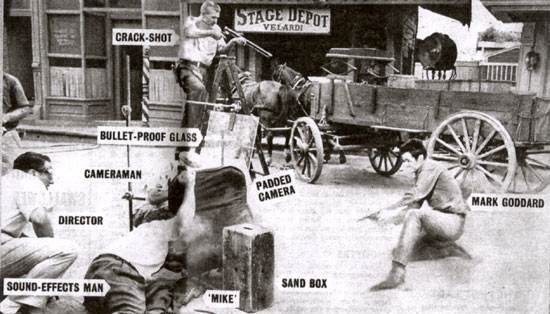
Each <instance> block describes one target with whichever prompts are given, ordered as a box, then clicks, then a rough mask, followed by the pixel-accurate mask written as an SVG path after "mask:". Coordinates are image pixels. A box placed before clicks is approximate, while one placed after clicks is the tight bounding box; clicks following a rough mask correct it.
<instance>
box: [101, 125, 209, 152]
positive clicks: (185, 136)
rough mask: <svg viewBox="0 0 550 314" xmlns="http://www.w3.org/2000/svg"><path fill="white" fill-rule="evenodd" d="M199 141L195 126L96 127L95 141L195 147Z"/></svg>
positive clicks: (199, 135)
mask: <svg viewBox="0 0 550 314" xmlns="http://www.w3.org/2000/svg"><path fill="white" fill-rule="evenodd" d="M201 141H202V134H201V133H200V131H199V129H197V128H144V127H118V126H117V127H113V126H99V127H97V143H98V144H105V145H135V146H173V147H179V146H184V147H197V146H199V144H200V143H201Z"/></svg>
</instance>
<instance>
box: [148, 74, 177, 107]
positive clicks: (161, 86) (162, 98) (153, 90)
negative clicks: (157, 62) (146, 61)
mask: <svg viewBox="0 0 550 314" xmlns="http://www.w3.org/2000/svg"><path fill="white" fill-rule="evenodd" d="M149 83H150V86H149V99H150V100H151V101H152V102H156V103H182V101H183V99H184V95H183V90H182V89H181V87H180V86H179V85H178V84H177V83H176V81H175V79H174V74H173V73H172V71H171V70H151V72H150V75H149Z"/></svg>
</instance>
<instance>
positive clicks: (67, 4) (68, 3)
mask: <svg viewBox="0 0 550 314" xmlns="http://www.w3.org/2000/svg"><path fill="white" fill-rule="evenodd" d="M46 5H47V8H48V9H49V10H79V9H80V3H79V1H75V0H47V1H46Z"/></svg>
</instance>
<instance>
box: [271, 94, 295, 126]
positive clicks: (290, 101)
mask: <svg viewBox="0 0 550 314" xmlns="http://www.w3.org/2000/svg"><path fill="white" fill-rule="evenodd" d="M278 96H279V104H280V108H281V112H280V113H279V116H278V117H277V118H276V121H278V122H279V123H282V124H285V123H286V121H287V120H288V119H289V118H290V115H291V114H294V113H293V112H292V111H293V110H292V108H298V97H297V96H296V93H295V92H294V91H293V90H292V88H290V87H288V86H286V85H281V87H279V93H278Z"/></svg>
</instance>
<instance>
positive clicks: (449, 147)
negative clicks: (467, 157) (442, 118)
mask: <svg viewBox="0 0 550 314" xmlns="http://www.w3.org/2000/svg"><path fill="white" fill-rule="evenodd" d="M437 142H438V143H440V144H441V145H443V146H445V147H446V148H447V149H449V150H450V151H451V152H453V153H455V155H457V156H459V155H461V153H460V152H459V151H458V150H456V149H455V148H454V147H452V146H451V145H449V144H447V143H446V142H444V141H443V140H442V139H439V138H438V139H437Z"/></svg>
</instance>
